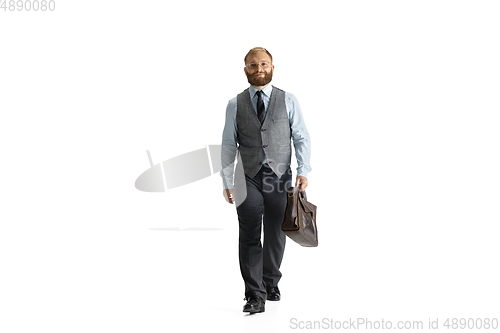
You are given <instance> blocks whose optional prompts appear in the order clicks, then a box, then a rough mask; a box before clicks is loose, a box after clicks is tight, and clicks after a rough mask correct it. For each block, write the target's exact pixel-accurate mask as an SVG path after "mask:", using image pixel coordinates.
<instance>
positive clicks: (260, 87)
mask: <svg viewBox="0 0 500 333" xmlns="http://www.w3.org/2000/svg"><path fill="white" fill-rule="evenodd" d="M268 85H269V83H268V84H266V85H265V86H254V85H253V84H251V86H252V87H254V88H255V89H257V90H262V89H264V88H265V87H267V86H268Z"/></svg>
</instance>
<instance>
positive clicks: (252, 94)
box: [249, 84, 273, 98]
mask: <svg viewBox="0 0 500 333" xmlns="http://www.w3.org/2000/svg"><path fill="white" fill-rule="evenodd" d="M249 90H250V97H251V98H254V97H255V94H256V93H257V91H259V90H258V89H255V88H254V87H252V86H250V89H249ZM272 91H273V86H272V85H270V84H268V85H267V86H265V87H264V89H262V92H263V93H264V95H266V96H267V97H271V92H272Z"/></svg>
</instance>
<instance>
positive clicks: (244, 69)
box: [243, 67, 248, 75]
mask: <svg viewBox="0 0 500 333" xmlns="http://www.w3.org/2000/svg"><path fill="white" fill-rule="evenodd" d="M243 71H244V72H245V75H248V73H247V68H246V67H243Z"/></svg>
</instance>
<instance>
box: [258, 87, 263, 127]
mask: <svg viewBox="0 0 500 333" xmlns="http://www.w3.org/2000/svg"><path fill="white" fill-rule="evenodd" d="M257 96H258V97H259V98H258V99H257V117H258V118H259V121H260V123H261V124H262V123H263V122H264V110H265V107H264V101H263V100H262V91H261V90H259V91H257Z"/></svg>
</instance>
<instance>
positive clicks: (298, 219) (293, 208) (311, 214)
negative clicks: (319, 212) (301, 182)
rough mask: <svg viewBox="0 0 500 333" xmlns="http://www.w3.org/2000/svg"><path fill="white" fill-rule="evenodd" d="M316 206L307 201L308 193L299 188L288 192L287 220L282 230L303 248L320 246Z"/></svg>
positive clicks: (292, 188)
mask: <svg viewBox="0 0 500 333" xmlns="http://www.w3.org/2000/svg"><path fill="white" fill-rule="evenodd" d="M316 208H317V207H316V206H315V205H313V204H312V203H310V202H308V201H307V196H306V191H300V189H299V188H298V187H290V188H288V190H287V203H286V211H285V218H284V220H283V224H282V225H281V230H283V232H284V233H285V234H286V235H287V236H288V237H290V238H291V239H292V240H293V241H294V242H296V243H298V244H299V245H302V246H308V247H314V246H318V228H317V227H316Z"/></svg>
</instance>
